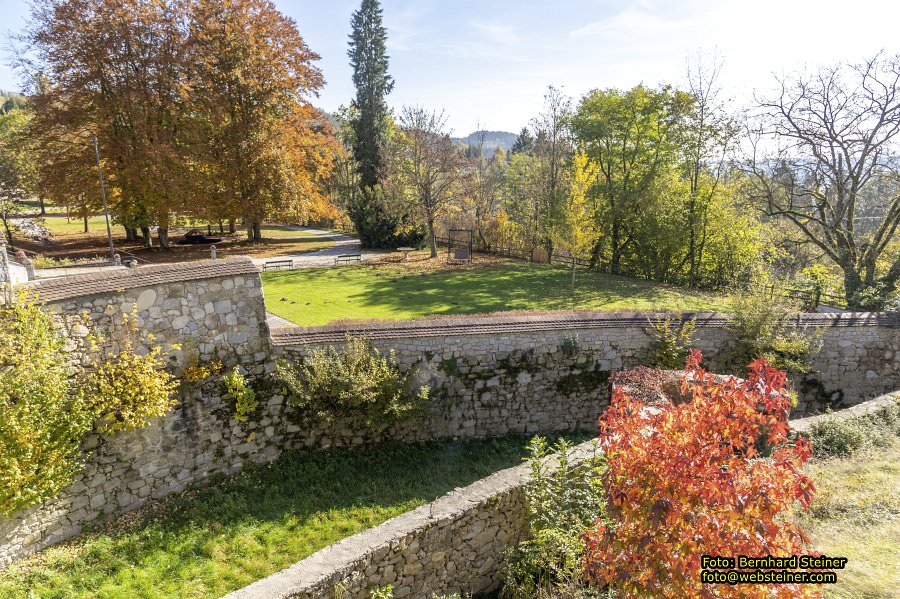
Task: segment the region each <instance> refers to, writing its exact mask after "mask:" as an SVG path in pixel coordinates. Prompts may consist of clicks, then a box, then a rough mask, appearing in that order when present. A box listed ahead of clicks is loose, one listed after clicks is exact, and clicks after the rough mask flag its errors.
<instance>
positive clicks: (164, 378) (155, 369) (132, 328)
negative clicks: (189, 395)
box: [85, 311, 178, 432]
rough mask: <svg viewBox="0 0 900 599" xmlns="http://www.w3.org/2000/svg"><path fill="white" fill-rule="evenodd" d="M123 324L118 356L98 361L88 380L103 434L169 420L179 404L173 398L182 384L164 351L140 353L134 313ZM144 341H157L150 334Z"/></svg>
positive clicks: (86, 387) (176, 347)
mask: <svg viewBox="0 0 900 599" xmlns="http://www.w3.org/2000/svg"><path fill="white" fill-rule="evenodd" d="M123 324H124V338H123V340H122V341H121V342H120V344H119V351H118V353H116V354H113V355H107V356H102V357H100V358H98V359H97V361H96V362H95V363H94V364H93V371H92V372H89V373H88V375H87V376H86V383H85V392H86V393H87V394H88V396H89V398H90V402H91V405H92V406H93V408H94V411H95V413H96V415H97V424H96V426H97V429H98V430H99V431H103V432H119V431H130V430H134V429H138V428H143V427H145V426H147V424H149V423H150V421H151V420H152V419H153V418H158V417H160V416H165V414H166V413H167V412H168V411H169V410H170V409H171V408H172V406H174V405H175V403H176V400H175V399H174V398H173V394H174V392H175V389H176V388H177V386H178V384H177V381H176V380H175V377H174V376H172V374H171V373H170V372H168V371H167V370H166V369H165V367H166V363H165V362H164V361H163V359H162V357H161V353H162V350H161V348H160V347H159V346H157V345H154V346H152V347H151V348H150V350H149V351H147V352H146V353H141V352H140V351H139V350H138V342H139V341H140V338H139V337H140V335H139V333H138V330H137V317H136V315H135V313H134V311H132V313H131V314H125V315H124V317H123ZM144 341H145V342H147V343H150V344H152V343H153V342H154V341H155V338H154V337H153V335H149V334H148V335H146V336H145V338H144ZM94 343H96V340H94ZM174 348H175V349H178V346H174Z"/></svg>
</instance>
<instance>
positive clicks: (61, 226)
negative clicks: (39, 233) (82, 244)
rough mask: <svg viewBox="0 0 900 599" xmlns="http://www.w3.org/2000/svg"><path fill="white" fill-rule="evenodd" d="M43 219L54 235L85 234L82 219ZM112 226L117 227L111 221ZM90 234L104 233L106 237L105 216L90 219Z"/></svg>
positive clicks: (60, 216) (48, 217) (60, 217)
mask: <svg viewBox="0 0 900 599" xmlns="http://www.w3.org/2000/svg"><path fill="white" fill-rule="evenodd" d="M42 218H43V219H44V226H45V227H47V229H48V230H49V231H50V233H52V234H53V235H82V234H84V221H83V220H82V219H80V218H75V217H73V218H71V219H66V217H65V216H64V215H59V216H51V215H47V216H45V217H42ZM110 226H112V227H115V225H113V224H112V221H110ZM88 232H89V233H92V234H93V233H103V235H106V219H105V218H104V217H103V216H91V217H88ZM113 234H114V235H115V234H116V231H115V230H113Z"/></svg>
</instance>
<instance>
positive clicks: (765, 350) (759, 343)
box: [725, 291, 822, 375]
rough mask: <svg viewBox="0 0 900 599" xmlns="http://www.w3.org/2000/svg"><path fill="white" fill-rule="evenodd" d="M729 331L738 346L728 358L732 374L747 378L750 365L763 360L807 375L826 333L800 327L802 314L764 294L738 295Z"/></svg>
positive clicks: (758, 292)
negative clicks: (799, 316)
mask: <svg viewBox="0 0 900 599" xmlns="http://www.w3.org/2000/svg"><path fill="white" fill-rule="evenodd" d="M730 312H731V319H730V321H729V324H728V329H729V330H730V331H731V333H732V335H733V336H734V345H733V348H732V350H731V352H730V354H729V355H727V356H726V358H725V359H726V362H727V369H728V370H729V372H733V373H735V374H740V375H744V374H747V364H750V363H751V362H753V361H754V360H758V359H763V360H765V361H766V362H767V363H768V364H769V366H771V367H772V368H776V369H779V370H785V371H788V372H795V373H805V372H809V370H810V368H811V361H812V358H813V357H814V356H815V355H816V354H817V353H818V352H819V349H820V348H821V341H822V333H821V332H820V331H810V330H808V329H807V328H806V327H802V326H800V325H799V324H797V323H796V318H797V315H798V313H799V312H798V310H797V307H796V306H793V305H791V304H790V303H787V302H785V301H782V300H780V299H778V298H774V297H769V296H767V295H766V294H765V293H764V292H762V291H750V292H744V293H738V294H735V295H734V296H733V297H732V300H731V310H730Z"/></svg>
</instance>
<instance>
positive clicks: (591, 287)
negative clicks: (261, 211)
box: [262, 262, 727, 326]
mask: <svg viewBox="0 0 900 599" xmlns="http://www.w3.org/2000/svg"><path fill="white" fill-rule="evenodd" d="M262 277H263V288H264V291H265V297H266V307H267V308H268V310H269V311H270V312H272V313H274V314H277V315H278V316H281V317H282V318H286V319H288V320H290V321H292V322H294V323H296V324H298V325H304V326H313V325H322V324H327V323H329V322H331V321H334V320H343V319H392V320H405V319H410V318H417V317H421V316H427V315H431V314H473V313H485V312H498V311H506V310H569V309H572V308H573V307H574V308H577V309H592V310H620V311H621V310H647V311H650V310H671V311H721V310H724V309H726V308H727V300H726V298H725V297H724V296H722V295H717V294H712V293H704V292H699V291H690V290H687V289H681V288H678V287H671V286H668V285H661V284H659V283H650V282H645V281H640V280H636V279H629V278H625V277H618V276H614V275H607V274H602V273H597V272H588V271H579V272H578V278H577V287H576V288H577V293H576V297H575V300H574V301H573V299H572V293H571V271H568V270H566V269H561V268H554V267H550V266H539V265H532V264H523V263H513V262H510V263H502V264H498V265H492V266H484V267H481V268H468V269H458V270H452V269H443V270H433V271H424V272H423V271H416V270H414V269H412V268H410V267H407V266H405V265H403V264H380V265H371V266H369V265H363V266H348V267H341V268H315V269H312V268H310V269H302V270H294V271H282V272H268V273H263V275H262Z"/></svg>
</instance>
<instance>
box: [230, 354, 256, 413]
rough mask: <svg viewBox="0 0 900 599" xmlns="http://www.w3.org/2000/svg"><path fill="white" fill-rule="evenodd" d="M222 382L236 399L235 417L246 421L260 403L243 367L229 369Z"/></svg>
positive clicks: (232, 397)
mask: <svg viewBox="0 0 900 599" xmlns="http://www.w3.org/2000/svg"><path fill="white" fill-rule="evenodd" d="M222 382H223V383H224V384H225V390H226V391H227V392H228V395H230V396H231V399H232V401H234V418H235V420H239V421H241V422H245V421H246V420H247V418H248V417H249V416H250V414H252V413H253V411H254V410H255V409H256V407H257V406H258V405H259V401H258V400H257V399H256V391H254V390H253V387H252V386H251V385H250V383H249V382H248V381H247V377H245V376H244V375H243V374H242V373H241V369H240V368H239V367H237V366H235V367H234V368H232V369H231V370H229V371H228V372H226V373H225V375H224V376H222Z"/></svg>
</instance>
